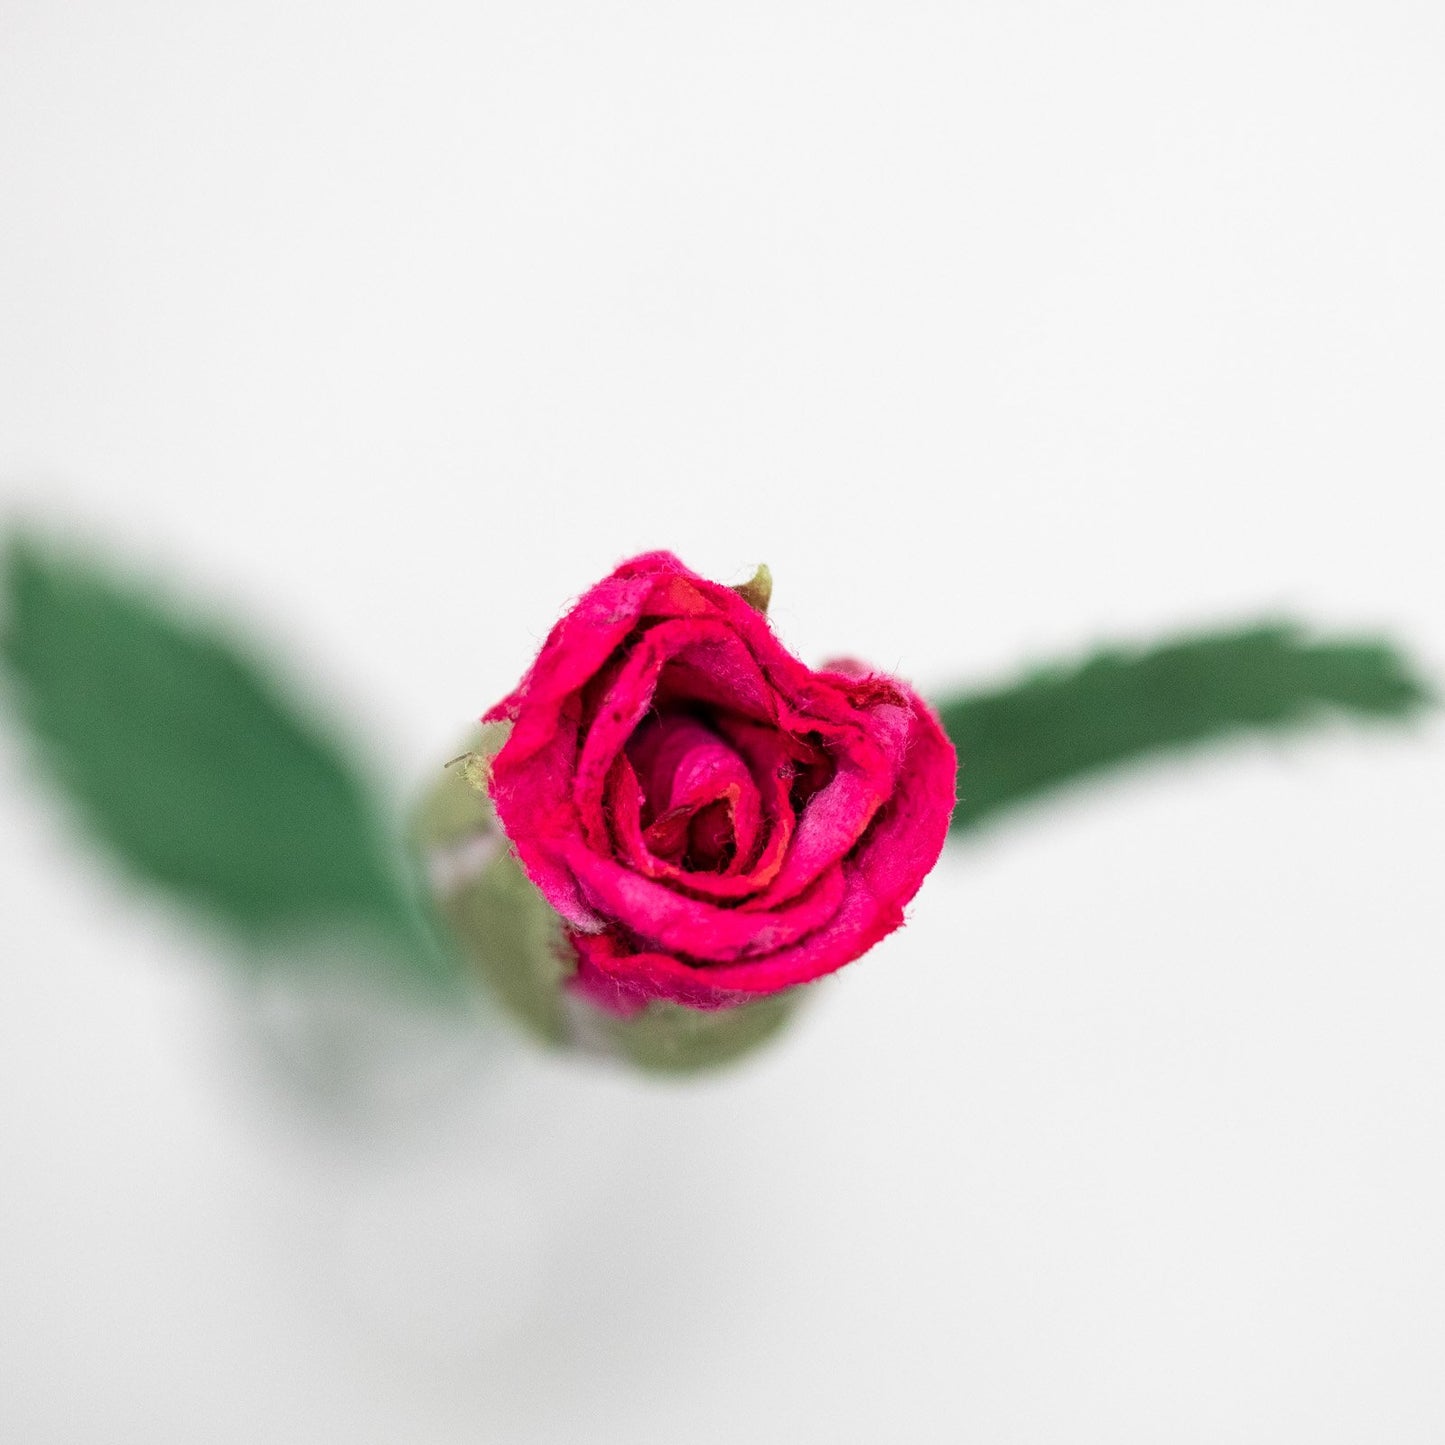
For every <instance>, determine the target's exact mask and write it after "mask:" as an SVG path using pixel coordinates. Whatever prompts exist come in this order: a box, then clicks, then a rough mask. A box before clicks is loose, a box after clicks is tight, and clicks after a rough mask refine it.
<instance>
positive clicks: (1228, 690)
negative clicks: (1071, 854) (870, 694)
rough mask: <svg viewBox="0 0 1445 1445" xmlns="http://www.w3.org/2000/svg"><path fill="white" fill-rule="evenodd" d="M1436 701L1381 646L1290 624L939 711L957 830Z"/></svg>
mask: <svg viewBox="0 0 1445 1445" xmlns="http://www.w3.org/2000/svg"><path fill="white" fill-rule="evenodd" d="M1429 700H1430V698H1429V692H1428V690H1427V688H1426V687H1425V685H1424V684H1423V683H1422V682H1421V681H1420V680H1419V679H1418V678H1416V677H1415V676H1414V675H1413V674H1412V672H1411V669H1410V667H1409V665H1408V664H1407V662H1406V661H1405V659H1404V658H1403V657H1402V656H1401V655H1400V654H1399V653H1398V652H1396V651H1395V650H1394V649H1393V648H1391V647H1390V646H1389V645H1387V644H1386V643H1384V642H1381V641H1378V640H1371V639H1348V640H1330V641H1323V642H1316V641H1311V640H1309V639H1308V638H1307V637H1306V636H1305V635H1304V633H1303V631H1302V630H1301V629H1300V628H1299V627H1298V626H1296V625H1294V624H1291V623H1286V622H1281V623H1266V624H1261V625H1257V626H1253V627H1248V628H1244V629H1241V630H1239V631H1236V632H1223V633H1217V634H1209V635H1203V636H1194V637H1183V638H1179V639H1176V640H1173V641H1170V642H1166V643H1164V644H1163V645H1161V646H1156V647H1154V648H1152V649H1149V650H1147V651H1144V650H1139V651H1126V650H1115V649H1110V650H1105V651H1100V652H1096V653H1094V654H1093V655H1092V656H1089V657H1087V658H1085V659H1084V660H1082V661H1080V662H1076V663H1073V664H1071V665H1065V666H1058V667H1053V668H1049V669H1046V670H1042V671H1038V672H1034V673H1032V674H1029V675H1026V676H1024V677H1022V678H1020V679H1018V680H1017V681H1015V682H1011V683H1008V684H1006V685H1004V686H1002V687H998V688H993V689H990V690H988V691H979V692H972V693H965V694H963V695H960V696H958V697H955V698H952V699H950V700H947V701H945V702H943V703H942V704H941V705H940V707H939V712H940V714H941V715H942V718H943V725H944V727H945V728H946V729H947V731H948V735H949V736H950V737H951V738H952V739H953V743H954V746H955V747H956V748H957V749H958V756H959V763H960V772H959V788H960V792H961V794H962V797H961V799H960V801H959V805H958V808H957V810H956V811H955V813H954V816H953V826H954V829H955V831H966V830H969V829H972V828H976V827H977V826H978V825H979V824H981V823H983V822H985V821H988V820H990V819H993V818H994V817H996V816H997V815H999V814H1001V813H1003V812H1005V811H1007V810H1008V809H1010V808H1014V807H1016V806H1018V805H1019V804H1021V803H1026V802H1029V801H1031V800H1033V799H1034V798H1037V797H1039V796H1040V795H1042V794H1044V793H1049V792H1052V791H1054V790H1055V789H1058V788H1061V787H1064V786H1066V785H1067V784H1070V783H1073V782H1075V781H1076V780H1078V779H1080V778H1084V777H1087V776H1090V775H1092V774H1096V773H1100V772H1103V771H1105V770H1107V769H1111V768H1117V767H1118V766H1120V765H1121V764H1124V763H1132V762H1134V761H1135V760H1136V759H1140V758H1145V757H1148V756H1150V755H1153V754H1160V753H1166V752H1171V751H1176V750H1179V749H1185V748H1194V747H1200V746H1203V745H1206V744H1210V743H1215V742H1218V741H1221V740H1223V739H1225V738H1227V737H1230V736H1232V735H1236V734H1239V733H1243V732H1256V733H1259V732H1283V731H1290V730H1298V729H1301V728H1304V727H1307V726H1310V725H1312V724H1316V723H1319V722H1322V721H1324V720H1326V719H1328V718H1330V717H1331V716H1338V717H1353V718H1363V719H1381V720H1384V719H1396V718H1402V717H1405V716H1408V715H1409V714H1411V713H1414V712H1416V711H1417V710H1419V709H1420V708H1422V707H1423V706H1424V705H1425V704H1426V703H1427V702H1428V701H1429Z"/></svg>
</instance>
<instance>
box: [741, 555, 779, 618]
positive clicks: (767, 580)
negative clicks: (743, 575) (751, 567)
mask: <svg viewBox="0 0 1445 1445" xmlns="http://www.w3.org/2000/svg"><path fill="white" fill-rule="evenodd" d="M733 591H734V592H736V593H737V594H738V596H739V597H741V598H742V599H743V601H744V602H746V603H747V604H748V606H749V607H752V608H754V609H755V610H756V611H758V612H761V613H762V614H763V616H764V617H766V616H767V615H768V605H769V604H770V603H771V602H772V600H773V573H772V569H771V568H770V567H769V566H768V564H767V563H766V562H760V563H759V564H758V570H757V571H756V572H754V573H753V575H752V576H751V577H749V578H748V580H747V581H746V582H742V583H739V584H738V586H736V587H734V588H733Z"/></svg>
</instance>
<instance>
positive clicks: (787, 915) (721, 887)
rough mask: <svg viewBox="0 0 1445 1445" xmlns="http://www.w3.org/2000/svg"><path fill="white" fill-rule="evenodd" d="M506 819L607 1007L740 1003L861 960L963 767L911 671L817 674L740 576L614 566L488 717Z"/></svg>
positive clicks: (590, 992)
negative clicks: (506, 728) (498, 732)
mask: <svg viewBox="0 0 1445 1445" xmlns="http://www.w3.org/2000/svg"><path fill="white" fill-rule="evenodd" d="M499 720H509V721H510V722H511V723H512V724H513V726H512V729H511V733H510V735H509V736H508V738H507V741H506V743H505V744H504V745H503V747H502V748H501V751H500V752H499V753H498V754H497V756H496V758H495V759H494V760H493V762H492V768H491V781H490V792H491V796H492V801H493V803H494V805H495V807H496V811H497V816H498V819H499V820H500V822H501V825H502V828H503V830H504V831H505V832H506V834H507V837H508V839H509V840H510V842H511V844H512V847H513V849H514V851H515V852H516V854H517V857H518V858H519V859H520V861H521V863H522V866H523V868H525V870H526V872H527V874H528V876H529V877H530V878H531V880H532V882H533V883H534V884H535V885H536V886H537V888H538V889H539V890H540V891H541V893H542V895H543V896H544V897H545V898H546V900H547V901H548V903H550V904H551V906H552V907H553V908H554V909H555V910H556V911H557V913H558V914H559V915H560V916H561V918H562V919H563V921H564V923H565V925H566V932H567V937H568V939H569V941H570V946H571V948H572V949H573V950H574V951H575V954H576V964H577V968H576V973H575V975H574V976H573V978H572V980H571V984H572V986H573V987H574V988H578V989H580V990H582V991H583V992H584V993H585V994H586V995H587V996H589V997H590V998H591V999H592V1000H593V1001H594V1002H596V1003H598V1004H600V1005H601V1006H603V1007H604V1008H607V1009H609V1010H610V1011H612V1012H614V1013H621V1014H626V1013H631V1012H634V1011H635V1010H636V1009H638V1008H640V1007H641V1006H642V1005H644V1004H645V1003H647V1002H648V1001H649V1000H651V999H671V1000H673V1001H675V1002H677V1003H681V1004H685V1005H688V1006H691V1007H693V1008H701V1009H714V1008H727V1007H730V1006H733V1005H736V1004H741V1003H745V1002H747V1001H748V1000H749V999H754V998H758V997H760V996H762V995H766V994H772V993H777V992H778V991H780V990H783V989H787V988H791V987H792V986H793V985H795V984H800V983H805V982H807V981H808V980H810V979H815V978H818V977H819V976H820V975H822V974H825V973H830V972H831V971H832V970H834V969H836V968H839V967H841V966H842V965H843V964H845V963H848V962H850V961H851V960H852V959H855V958H857V957H858V956H859V955H860V954H862V953H864V952H865V951H866V950H867V949H869V948H871V947H872V945H873V944H875V943H877V942H878V940H879V939H880V938H882V937H883V936H884V935H885V934H888V933H891V932H892V931H893V930H894V929H895V928H897V927H898V926H899V924H901V923H902V922H903V908H904V905H905V904H906V903H907V902H908V901H909V900H910V899H911V898H912V897H913V895H914V894H915V893H916V892H917V891H918V888H919V885H920V884H921V883H922V882H923V878H924V875H925V874H926V873H927V872H928V871H929V869H930V868H932V867H933V865H934V863H935V862H936V861H937V859H938V855H939V853H940V851H941V850H942V848H943V842H944V837H945V835H946V833H947V831H948V822H949V815H950V813H951V812H952V809H953V803H954V778H955V773H956V770H957V763H956V759H955V757H954V751H953V747H952V745H951V744H950V743H949V741H948V738H947V737H946V736H945V735H944V732H943V729H942V728H941V727H940V725H939V722H938V719H937V717H936V716H935V715H934V713H933V712H932V710H931V709H930V708H929V707H928V705H927V704H926V703H925V702H923V700H922V699H921V698H919V696H918V695H917V694H916V693H915V692H914V691H913V690H912V689H911V688H910V687H908V686H907V684H905V683H902V682H900V681H898V679H896V678H892V677H886V676H884V675H883V674H881V673H877V672H873V671H871V670H869V669H867V668H865V667H862V666H861V665H859V664H857V663H852V662H838V663H834V664H832V665H831V666H830V667H828V668H825V669H824V670H823V671H820V672H814V671H813V670H812V669H810V668H808V667H805V666H804V665H803V664H802V663H801V662H799V661H798V660H797V659H796V658H795V657H793V656H792V655H791V654H790V653H788V652H786V651H785V650H784V649H783V647H782V646H781V645H780V644H779V642H778V640H777V638H776V637H774V635H773V632H772V629H771V627H770V626H769V625H768V622H767V619H766V618H765V617H764V616H763V615H762V613H761V612H759V611H758V610H757V609H756V608H755V607H754V606H752V605H751V604H750V603H749V602H748V601H746V600H744V598H743V597H742V596H741V595H739V593H738V592H737V591H735V590H734V589H732V588H730V587H725V586H722V585H721V584H719V583H716V582H709V581H707V580H706V579H705V578H702V577H699V576H698V575H697V574H696V573H695V572H692V571H690V570H689V569H688V568H686V567H685V566H683V564H682V563H681V562H679V561H678V560H677V558H676V557H674V556H672V555H671V554H670V553H667V552H650V553H647V554H646V555H644V556H641V557H635V558H633V560H632V561H630V562H625V563H623V565H622V566H620V567H619V568H618V569H617V570H616V571H615V572H614V573H613V574H612V575H611V576H610V577H607V578H605V579H604V580H603V581H601V582H599V583H598V584H597V585H596V586H595V587H593V588H591V590H590V591H588V592H587V593H586V594H585V595H584V596H583V597H582V599H581V600H580V601H579V602H578V603H577V605H576V606H575V607H573V608H572V610H571V611H570V612H569V613H568V614H567V615H566V616H565V617H564V618H563V619H562V620H561V621H560V622H559V623H558V624H557V625H556V627H554V628H553V629H552V632H551V635H550V636H549V637H548V638H547V641H546V643H545V645H544V646H543V648H542V651H541V653H540V655H539V656H538V658H537V660H536V661H535V662H534V663H533V664H532V667H531V670H530V671H529V672H528V673H527V675H526V677H525V678H523V680H522V682H521V685H520V686H519V687H518V688H517V690H516V691H515V692H514V693H512V695H511V696H510V697H508V698H506V699H505V700H504V701H502V702H500V703H498V704H497V706H496V707H494V708H492V710H491V711H490V712H488V713H487V715H486V717H485V718H484V719H483V721H486V722H494V721H499Z"/></svg>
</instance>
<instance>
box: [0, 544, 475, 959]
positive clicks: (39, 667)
mask: <svg viewBox="0 0 1445 1445" xmlns="http://www.w3.org/2000/svg"><path fill="white" fill-rule="evenodd" d="M3 589H4V599H5V612H6V616H5V623H4V634H3V638H0V662H3V667H4V671H5V672H6V673H7V674H8V681H9V682H10V684H11V692H12V694H13V700H14V702H15V704H16V707H17V710H18V712H19V715H20V717H21V719H22V720H23V722H24V723H25V725H26V726H27V727H28V730H29V732H30V735H31V737H32V738H33V740H34V742H35V744H36V745H37V748H38V751H39V753H40V755H41V757H42V758H43V760H44V761H45V762H46V763H47V764H48V765H49V767H50V769H51V771H52V772H53V774H54V775H55V777H56V778H57V779H58V780H59V782H60V784H61V786H62V787H63V789H64V790H65V792H66V793H67V794H68V796H69V798H70V800H71V801H72V802H73V803H74V804H75V806H76V807H77V809H78V810H79V812H80V814H81V816H82V818H83V820H84V821H85V822H86V823H87V824H88V826H89V829H90V831H91V832H92V833H93V834H94V835H95V837H96V838H97V839H99V840H100V841H101V842H102V843H103V844H105V845H106V846H107V847H108V849H109V850H110V852H111V853H112V854H113V855H114V857H115V858H116V859H117V860H118V861H119V862H120V863H121V864H122V865H124V866H125V868H126V869H127V870H128V871H129V872H130V873H131V874H133V875H134V876H136V877H138V878H140V879H142V880H144V881H145V882H147V883H150V884H152V885H155V886H156V887H158V888H160V889H162V890H164V891H166V892H168V893H170V894H173V895H175V896H177V897H180V898H183V899H185V900H186V901H188V902H190V903H192V904H195V905H198V906H200V907H201V908H203V909H204V910H206V911H207V912H209V913H210V914H211V915H213V917H214V918H215V919H217V920H218V921H220V922H221V923H223V924H225V925H226V926H228V927H229V928H231V929H232V930H233V931H235V932H237V933H239V934H240V935H242V936H243V937H244V938H245V939H246V940H247V941H248V942H249V943H253V944H261V943H266V942H274V941H280V940H283V939H285V940H292V939H295V938H299V937H310V938H316V937H318V936H321V935H325V936H328V937H332V938H337V939H350V938H353V937H354V938H355V939H356V940H357V942H358V945H359V946H360V948H359V951H361V952H365V951H366V948H367V947H368V946H369V947H376V946H378V945H379V949H378V952H379V954H380V955H381V956H384V957H385V958H386V959H387V961H388V965H389V966H391V965H397V964H399V965H400V966H401V969H402V970H403V972H404V973H406V974H408V975H409V976H412V977H416V978H421V977H429V978H431V979H433V980H435V979H437V978H440V977H441V976H443V975H444V974H445V972H446V970H447V967H448V966H447V964H446V962H445V956H444V953H443V952H442V950H441V948H440V947H439V945H438V943H437V942H436V940H435V939H434V937H432V935H431V932H430V929H429V925H428V922H427V918H426V915H425V912H424V910H423V908H422V906H421V904H420V902H419V894H418V889H417V886H416V882H415V880H414V878H413V877H412V874H411V871H410V868H409V865H408V863H407V861H406V859H405V857H404V856H403V854H402V853H401V851H400V848H399V846H398V845H397V844H396V843H395V842H393V841H392V840H393V839H394V838H395V837H396V833H395V831H394V830H390V829H388V827H387V826H386V821H385V815H384V812H383V810H382V809H381V808H379V807H378V805H377V803H376V801H375V800H374V799H373V797H372V795H371V793H370V791H369V789H368V788H367V786H366V784H365V783H364V782H363V781H362V778H361V776H360V775H359V773H358V771H357V769H356V767H355V765H354V764H353V763H352V762H351V760H350V759H349V758H348V757H347V756H346V755H345V753H344V752H343V750H342V749H341V748H340V747H339V746H338V744H337V743H336V742H335V741H334V740H333V739H332V738H331V737H329V736H328V735H327V732H326V731H325V730H324V729H323V728H322V726H321V725H320V724H319V723H317V722H316V721H314V720H313V719H312V718H311V717H309V716H308V715H307V714H306V713H305V712H304V711H303V710H302V709H301V708H299V707H298V706H297V705H296V704H295V703H293V702H291V701H290V700H288V699H287V698H286V697H285V696H284V695H283V693H282V691H281V689H280V688H279V686H278V685H277V684H276V683H275V682H274V681H273V680H272V679H271V678H270V677H269V676H268V674H267V673H266V671H265V670H264V669H263V668H262V667H261V666H260V665H259V664H258V663H257V662H256V661H254V660H253V659H251V658H250V657H248V656H247V655H246V653H245V652H244V651H242V650H241V649H240V648H239V647H238V646H237V645H236V644H234V643H233V642H232V641H231V640H230V639H229V638H228V637H227V636H226V635H225V633H224V632H223V631H219V630H217V629H216V628H214V627H211V626H207V625H205V624H203V623H201V622H199V621H197V620H196V619H195V618H194V617H193V616H190V615H185V616H183V615H181V614H180V613H179V612H178V611H177V610H176V609H175V608H174V607H173V606H170V605H167V604H166V603H164V602H162V601H161V600H159V599H158V598H157V597H155V596H154V595H152V594H151V593H150V592H149V591H148V590H146V589H145V588H143V587H141V586H139V585H137V584H136V583H134V582H130V581H126V580H122V579H121V578H118V577H116V576H114V575H112V574H111V573H110V572H109V571H108V570H106V569H103V568H101V567H99V566H97V565H95V564H93V563H90V562H87V561H84V560H81V559H80V558H78V557H77V556H75V555H73V554H70V553H68V552H66V551H64V550H62V549H59V548H57V547H55V546H53V545H51V544H48V543H45V542H42V541H40V540H37V539H35V538H33V537H28V536H18V537H12V538H11V539H10V541H9V543H8V546H7V549H6V554H5V557H4V562H3Z"/></svg>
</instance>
